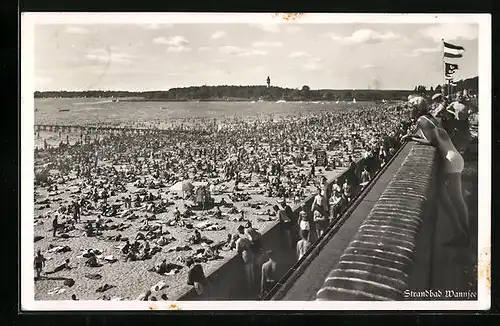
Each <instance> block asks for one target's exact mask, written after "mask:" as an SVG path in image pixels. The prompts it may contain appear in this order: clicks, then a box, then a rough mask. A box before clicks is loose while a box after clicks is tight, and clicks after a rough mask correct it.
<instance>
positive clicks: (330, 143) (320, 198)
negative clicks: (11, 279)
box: [35, 102, 456, 300]
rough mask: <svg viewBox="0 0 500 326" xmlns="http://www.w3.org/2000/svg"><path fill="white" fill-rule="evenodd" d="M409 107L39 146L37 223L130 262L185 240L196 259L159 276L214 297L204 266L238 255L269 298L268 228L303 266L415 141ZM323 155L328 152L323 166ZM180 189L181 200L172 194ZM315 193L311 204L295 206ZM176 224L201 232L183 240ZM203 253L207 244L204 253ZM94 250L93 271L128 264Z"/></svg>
mask: <svg viewBox="0 0 500 326" xmlns="http://www.w3.org/2000/svg"><path fill="white" fill-rule="evenodd" d="M436 103H437V102H436ZM443 105H444V104H443ZM453 105H455V104H453ZM447 107H448V106H447ZM455 107H456V105H455ZM409 110H410V108H409V107H407V106H405V105H403V103H402V102H401V103H381V104H367V105H360V106H356V107H349V108H335V109H332V108H325V109H322V110H318V111H317V112H314V113H310V114H307V115H306V114H303V115H295V116H288V117H281V118H280V119H268V120H258V119H257V120H256V119H254V120H245V119H227V120H224V121H221V123H219V124H216V125H214V124H213V123H210V124H207V125H206V128H200V126H199V124H197V127H196V129H192V130H190V129H189V128H187V127H186V126H184V127H182V128H180V129H170V130H163V131H160V130H156V131H154V132H146V133H134V132H133V131H130V130H128V131H127V130H124V131H113V130H111V131H101V132H99V133H97V134H91V135H85V137H83V136H82V137H81V139H80V141H77V142H76V143H73V144H70V143H69V142H67V143H64V142H62V143H61V144H59V146H50V145H48V144H47V146H46V148H43V149H36V150H35V170H36V175H35V185H36V187H35V191H36V194H35V200H36V205H39V206H38V207H35V209H36V210H38V211H39V216H38V217H36V220H37V221H41V222H43V219H44V218H50V219H51V220H52V229H51V231H52V236H53V237H54V238H65V237H66V238H67V237H69V236H68V234H69V233H70V232H72V231H75V230H82V231H84V232H83V234H84V235H83V236H85V237H89V238H90V237H94V238H99V239H106V240H110V241H115V242H118V243H120V244H123V245H121V246H120V250H119V252H118V254H117V255H121V257H122V259H123V261H127V262H128V261H148V260H150V259H151V258H153V257H154V256H155V255H165V254H166V253H165V251H164V250H163V251H162V247H163V246H164V245H167V244H170V243H172V242H174V241H179V240H183V241H184V242H186V245H185V246H176V247H172V248H171V249H172V251H175V252H183V251H190V252H191V254H190V256H188V257H187V258H185V259H182V260H180V261H177V262H167V261H166V260H165V259H162V260H161V263H159V264H157V265H155V266H154V267H152V268H151V270H152V271H154V272H156V273H159V274H161V275H174V274H176V273H178V272H179V271H181V270H183V266H187V267H188V270H189V272H188V275H187V277H188V281H187V283H188V284H189V285H192V286H193V287H194V288H195V290H196V292H197V293H198V294H199V295H205V296H207V295H209V294H207V293H209V286H208V281H207V280H206V277H205V274H204V268H203V264H205V263H206V262H209V261H211V260H215V259H218V258H220V256H221V252H222V251H224V250H235V251H237V252H238V254H239V255H240V256H241V259H242V261H243V265H244V268H245V275H246V280H247V283H248V288H249V291H250V292H259V295H260V296H261V297H262V296H264V295H265V294H266V292H267V291H269V290H270V289H271V288H272V286H273V284H275V282H276V281H277V277H278V275H277V272H276V271H277V268H278V267H277V266H279V259H278V258H277V257H276V254H275V252H274V251H273V250H272V248H264V247H263V246H262V244H261V242H260V238H261V236H262V234H261V232H259V231H258V230H259V227H258V225H259V223H260V222H262V221H273V220H278V221H279V222H280V225H281V230H282V234H283V242H284V245H285V246H286V247H287V248H289V250H291V251H293V252H294V253H296V255H297V259H301V258H302V257H303V256H304V254H305V253H306V252H307V250H308V248H309V247H310V246H311V243H313V242H314V241H315V240H316V239H318V238H320V237H321V236H322V235H323V234H324V232H325V230H326V229H327V228H328V226H329V225H330V224H331V223H333V222H334V221H335V220H336V219H337V218H338V217H339V216H340V214H341V213H342V212H343V211H344V210H345V208H346V207H348V205H349V203H350V201H352V200H353V198H354V197H355V195H356V193H358V192H359V190H360V189H362V188H363V187H365V186H366V185H367V184H368V183H369V182H370V181H371V179H372V177H373V176H374V175H375V173H376V172H377V171H378V169H379V168H380V167H382V166H384V165H385V164H386V163H387V162H388V160H389V159H390V158H391V157H392V156H393V155H394V153H395V152H396V150H397V148H398V147H399V146H400V145H401V143H402V137H403V136H404V135H406V134H407V133H408V129H409V127H410V124H411V120H410V116H409V112H410V111H409ZM450 110H451V109H448V111H450ZM61 137H63V135H61ZM318 151H325V152H326V153H327V155H326V159H325V160H324V161H323V162H321V163H320V162H319V161H318V159H317V155H316V154H317V153H318ZM360 159H362V161H361V162H362V165H361V166H360V165H359V162H360ZM339 167H341V168H342V169H345V170H346V171H347V172H346V173H344V174H343V177H342V178H338V179H337V180H336V181H334V182H333V183H332V184H331V185H330V186H328V185H329V183H328V182H327V181H329V180H327V177H326V175H327V172H329V171H335V170H336V169H338V168H339ZM342 171H343V170H342ZM178 183H181V188H180V190H181V193H175V194H174V193H172V191H169V188H170V187H171V186H173V185H175V184H178ZM188 185H190V186H188ZM185 186H186V187H185ZM200 189H203V191H199V190H200ZM42 192H43V193H44V194H48V195H47V197H46V198H40V193H42ZM64 192H66V194H68V193H69V195H70V198H67V197H64V196H61V194H63V193H64ZM312 194H314V199H313V200H312V202H311V203H309V204H307V205H306V204H302V206H300V207H299V208H298V209H297V207H294V209H292V207H293V206H296V205H297V204H299V203H304V199H305V198H306V197H307V196H309V195H312ZM63 197H64V198H65V199H62V198H63ZM251 198H259V199H262V200H261V201H260V202H255V201H252V200H251ZM237 204H241V205H245V207H248V208H247V209H246V212H252V213H246V212H244V211H243V209H241V208H240V209H239V208H238V207H241V206H238V205H237ZM268 204H269V206H268ZM266 206H268V207H266ZM179 208H181V209H179ZM259 210H262V211H259ZM200 211H201V213H200ZM252 218H254V219H253V220H252ZM224 220H227V221H233V222H239V223H242V224H241V225H239V227H234V228H231V229H227V231H229V234H227V238H223V239H220V240H218V241H217V240H215V241H214V240H213V239H210V238H209V237H206V236H204V235H202V233H201V232H208V231H216V232H217V231H222V230H225V226H224V225H226V224H224V223H222V221H224ZM160 222H161V223H160ZM36 223H38V222H36ZM231 225H234V224H231ZM131 227H133V228H137V231H136V232H135V233H133V235H132V236H131V237H130V236H129V237H124V236H122V235H121V234H118V235H111V234H110V233H109V232H110V231H115V232H116V231H125V230H127V229H129V228H131ZM175 228H180V229H183V230H188V231H189V232H191V236H189V238H186V239H175V238H174V237H172V236H171V232H172V231H173V230H174V229H175ZM42 238H43V237H42ZM35 241H36V238H35ZM197 245H200V246H202V245H203V246H202V247H201V248H200V249H193V246H197ZM169 250H170V249H169ZM193 250H196V252H193ZM168 252H170V251H167V253H168ZM85 254H86V255H87V256H88V257H87V261H86V264H87V265H88V266H102V263H101V261H103V262H107V261H109V262H111V261H116V260H117V258H116V257H115V256H113V255H108V256H104V255H102V253H95V252H94V251H93V250H90V251H86V252H85ZM36 257H37V258H35V269H36V271H37V277H38V278H40V277H41V272H42V269H43V268H45V262H44V260H43V259H42V257H43V254H42V253H40V252H38V254H37V256H36ZM167 257H168V256H167ZM177 263H182V265H179V264H177ZM259 276H260V284H258V283H259V282H258V278H259ZM153 297H154V296H153ZM144 298H151V295H150V294H149V295H144V296H143V297H142V299H141V300H143V299H144Z"/></svg>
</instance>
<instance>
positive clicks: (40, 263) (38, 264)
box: [33, 250, 45, 279]
mask: <svg viewBox="0 0 500 326" xmlns="http://www.w3.org/2000/svg"><path fill="white" fill-rule="evenodd" d="M33 264H34V266H35V272H36V278H37V279H39V278H40V274H41V273H42V269H43V268H44V267H45V257H43V255H42V253H41V252H40V250H38V252H37V253H36V256H35V260H34V262H33Z"/></svg>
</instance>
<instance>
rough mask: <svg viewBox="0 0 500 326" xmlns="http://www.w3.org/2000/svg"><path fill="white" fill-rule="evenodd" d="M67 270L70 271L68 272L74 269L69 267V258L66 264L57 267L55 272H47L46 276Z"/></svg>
mask: <svg viewBox="0 0 500 326" xmlns="http://www.w3.org/2000/svg"><path fill="white" fill-rule="evenodd" d="M65 269H68V270H69V269H72V267H70V266H69V258H68V259H66V261H65V262H64V263H62V264H61V265H58V266H56V267H55V268H54V269H53V270H51V271H48V272H45V274H46V275H49V274H54V273H57V272H60V271H62V270H65Z"/></svg>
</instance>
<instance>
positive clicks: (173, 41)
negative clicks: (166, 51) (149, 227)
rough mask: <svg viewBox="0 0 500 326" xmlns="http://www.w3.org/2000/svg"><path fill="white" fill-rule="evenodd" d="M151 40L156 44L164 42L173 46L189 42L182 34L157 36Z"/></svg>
mask: <svg viewBox="0 0 500 326" xmlns="http://www.w3.org/2000/svg"><path fill="white" fill-rule="evenodd" d="M153 42H154V43H156V44H166V45H170V46H175V47H177V46H181V45H186V44H189V41H188V40H186V38H185V37H184V36H172V37H169V38H166V37H157V38H155V39H153Z"/></svg>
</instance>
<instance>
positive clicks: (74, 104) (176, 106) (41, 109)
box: [35, 98, 367, 127]
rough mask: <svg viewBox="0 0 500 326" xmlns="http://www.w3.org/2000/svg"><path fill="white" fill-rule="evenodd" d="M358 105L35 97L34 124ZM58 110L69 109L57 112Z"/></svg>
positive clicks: (265, 114)
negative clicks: (117, 100)
mask: <svg viewBox="0 0 500 326" xmlns="http://www.w3.org/2000/svg"><path fill="white" fill-rule="evenodd" d="M359 105H360V103H357V104H353V103H338V104H336V103H334V102H320V103H306V102H302V103H301V102H286V103H275V102H256V103H255V102H254V103H252V102H250V101H249V102H199V103H197V102H132V101H120V102H112V101H111V99H88V98H87V99H83V98H77V99H64V98H62V99H61V98H58V99H54V98H49V99H35V107H36V108H37V111H35V124H61V125H83V124H89V125H102V124H104V125H127V126H156V127H162V126H165V125H168V124H169V123H174V122H175V121H179V120H181V119H182V120H186V119H193V120H195V119H214V118H217V119H222V118H240V119H254V118H261V119H262V118H269V117H270V116H273V117H274V118H276V119H279V118H280V117H283V116H290V115H295V116H297V115H303V114H313V113H315V112H321V111H324V110H332V109H335V108H352V107H356V106H359ZM362 105H364V106H366V105H367V103H364V104H362ZM61 109H63V110H69V111H64V112H60V110H61Z"/></svg>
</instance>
